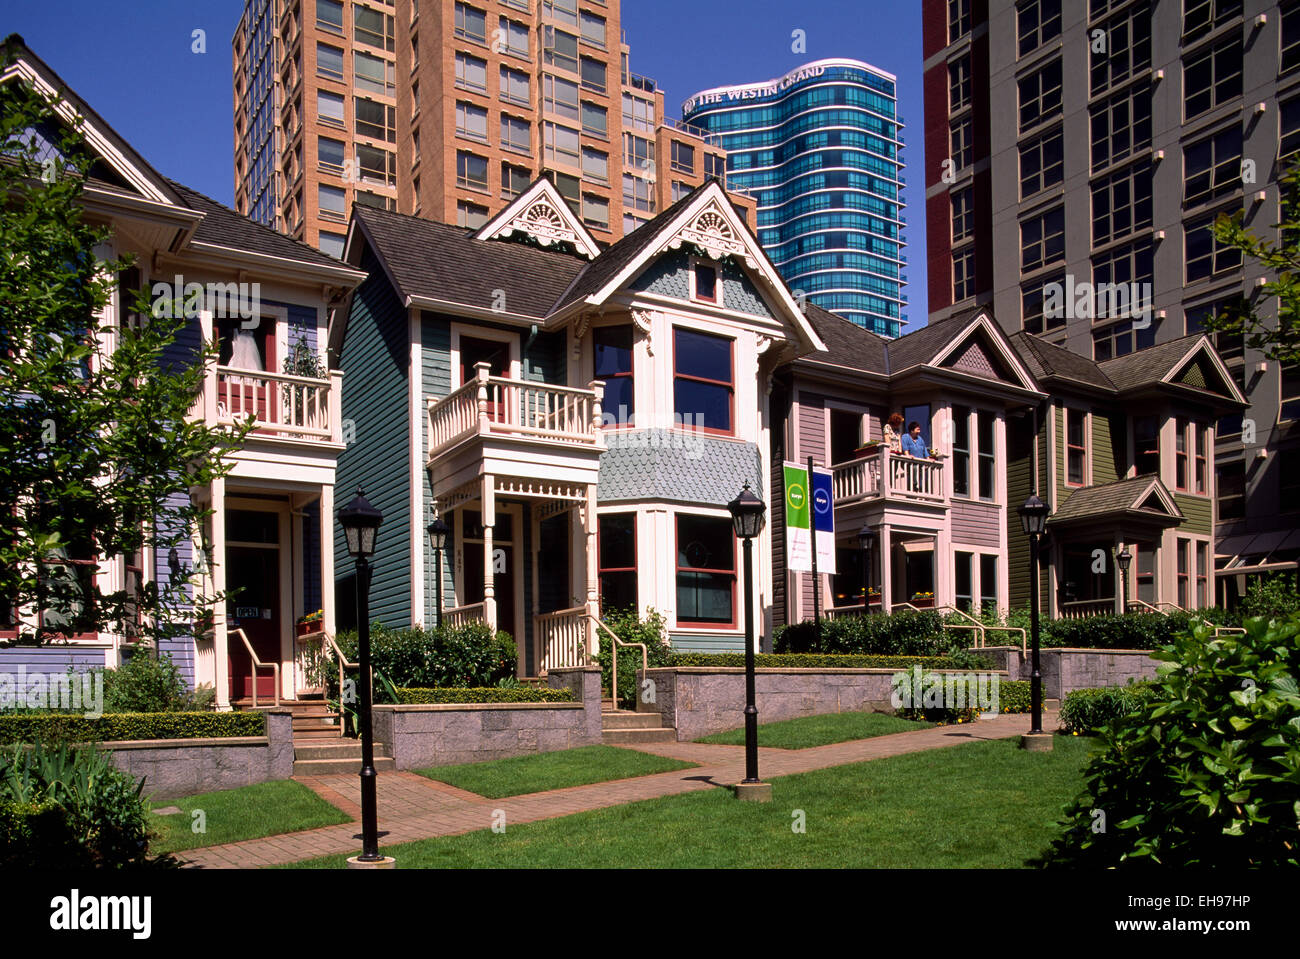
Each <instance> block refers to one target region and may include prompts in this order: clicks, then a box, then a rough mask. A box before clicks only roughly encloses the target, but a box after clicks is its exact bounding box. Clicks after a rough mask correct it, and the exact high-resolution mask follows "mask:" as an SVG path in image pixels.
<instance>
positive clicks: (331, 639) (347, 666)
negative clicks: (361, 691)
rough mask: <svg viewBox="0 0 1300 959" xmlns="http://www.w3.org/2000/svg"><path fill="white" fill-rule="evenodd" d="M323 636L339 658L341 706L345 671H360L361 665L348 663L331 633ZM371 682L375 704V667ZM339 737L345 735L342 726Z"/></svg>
mask: <svg viewBox="0 0 1300 959" xmlns="http://www.w3.org/2000/svg"><path fill="white" fill-rule="evenodd" d="M321 635H322V636H324V637H325V641H326V642H327V643H329V644H330V646H331V647H332V648H333V649H334V655H335V656H337V657H338V659H339V705H340V706H341V705H342V704H343V670H344V669H360V668H361V664H360V663H353V662H349V661H348V658H347V657H346V656H344V655H343V650H342V649H340V648H339V644H338V643H337V642H335V640H334V636H333V635H332V634H331V633H327V632H324V631H322V632H321ZM369 681H370V701H371V702H374V699H375V667H374V666H371V667H370V676H369ZM339 735H340V736H341V735H343V727H342V725H341V724H340V726H339Z"/></svg>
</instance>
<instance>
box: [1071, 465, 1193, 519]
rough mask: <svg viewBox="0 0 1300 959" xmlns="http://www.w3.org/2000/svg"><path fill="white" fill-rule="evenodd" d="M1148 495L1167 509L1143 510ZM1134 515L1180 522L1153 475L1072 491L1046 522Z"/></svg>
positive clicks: (1171, 499) (1174, 504) (1174, 508)
mask: <svg viewBox="0 0 1300 959" xmlns="http://www.w3.org/2000/svg"><path fill="white" fill-rule="evenodd" d="M1152 494H1154V495H1155V496H1157V498H1160V499H1162V501H1163V502H1164V503H1165V505H1166V506H1167V509H1165V510H1152V509H1147V508H1145V506H1144V504H1145V502H1146V500H1147V499H1148V497H1149V496H1150V495H1152ZM1134 514H1144V515H1147V516H1150V517H1151V518H1152V519H1154V520H1170V521H1181V520H1182V518H1183V514H1182V512H1181V511H1180V510H1179V509H1178V505H1177V503H1175V502H1174V498H1173V497H1172V496H1171V495H1169V490H1168V489H1166V488H1165V486H1164V484H1163V483H1161V482H1160V480H1159V479H1158V478H1157V477H1156V476H1155V475H1154V474H1148V475H1144V476H1134V477H1132V478H1130V479H1124V480H1118V481H1117V482H1114V483H1103V484H1102V485H1100V486H1084V487H1081V488H1079V489H1076V490H1075V491H1074V492H1072V493H1071V494H1070V495H1069V497H1067V498H1066V500H1065V502H1063V503H1061V505H1060V506H1058V507H1057V508H1056V512H1054V513H1053V514H1052V516H1051V518H1050V520H1049V522H1052V523H1057V524H1060V523H1069V522H1075V521H1078V520H1085V519H1099V518H1101V517H1103V516H1110V517H1113V518H1121V517H1123V516H1128V517H1130V518H1132V517H1133V516H1134Z"/></svg>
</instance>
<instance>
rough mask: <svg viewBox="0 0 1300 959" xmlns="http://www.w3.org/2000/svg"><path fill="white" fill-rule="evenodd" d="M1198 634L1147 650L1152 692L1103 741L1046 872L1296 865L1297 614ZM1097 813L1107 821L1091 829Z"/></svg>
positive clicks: (1299, 749)
mask: <svg viewBox="0 0 1300 959" xmlns="http://www.w3.org/2000/svg"><path fill="white" fill-rule="evenodd" d="M1243 625H1244V627H1245V629H1246V634H1245V635H1244V636H1243V635H1227V636H1220V637H1218V638H1214V637H1213V635H1212V634H1211V632H1210V631H1209V630H1208V629H1205V628H1197V629H1195V630H1191V631H1188V632H1186V633H1183V634H1181V635H1179V636H1177V637H1175V639H1174V642H1173V643H1171V644H1170V645H1169V646H1168V647H1165V648H1162V649H1160V650H1158V651H1156V652H1155V653H1153V654H1152V655H1153V658H1154V659H1158V660H1161V661H1162V662H1161V665H1160V667H1159V669H1158V673H1157V678H1156V681H1155V682H1154V683H1153V689H1152V692H1151V695H1150V696H1148V697H1144V698H1143V699H1142V701H1141V702H1140V704H1139V706H1138V708H1137V709H1136V710H1135V711H1134V712H1132V713H1130V714H1129V715H1127V716H1123V717H1120V718H1119V719H1117V720H1115V721H1113V722H1112V723H1111V724H1110V725H1109V726H1107V727H1104V728H1103V730H1102V733H1101V741H1102V746H1103V748H1102V750H1101V752H1100V753H1098V754H1097V755H1096V756H1095V757H1094V758H1093V760H1092V762H1091V763H1090V765H1089V767H1088V769H1087V772H1086V777H1087V787H1086V791H1085V792H1084V793H1083V795H1081V796H1080V797H1079V799H1077V800H1076V801H1075V802H1074V804H1073V805H1072V806H1071V807H1070V808H1069V809H1068V810H1067V817H1068V818H1067V821H1066V823H1065V825H1066V831H1065V833H1064V834H1063V835H1062V836H1061V837H1059V838H1058V839H1057V840H1056V841H1055V842H1054V843H1053V845H1052V847H1051V848H1050V849H1049V850H1048V851H1047V852H1046V853H1045V854H1044V857H1043V862H1044V863H1046V864H1049V865H1069V866H1083V867H1098V866H1101V867H1115V866H1121V865H1134V864H1143V863H1146V864H1150V865H1159V866H1162V867H1165V868H1187V867H1216V868H1225V867H1227V868H1231V867H1242V866H1249V867H1264V868H1267V867H1277V866H1291V867H1295V866H1297V865H1300V846H1298V845H1297V843H1296V830H1297V818H1298V816H1297V807H1296V775H1297V773H1296V771H1297V769H1300V691H1298V690H1297V684H1296V678H1297V675H1296V674H1297V666H1298V665H1300V642H1298V637H1300V614H1292V615H1291V616H1289V617H1288V618H1287V619H1286V620H1284V621H1280V622H1271V623H1270V622H1269V621H1267V620H1264V619H1262V618H1254V619H1248V620H1246V621H1245V622H1244V624H1243ZM1095 810H1100V811H1101V813H1103V814H1104V815H1105V828H1104V830H1098V831H1094V823H1095V822H1096V821H1097V819H1096V816H1095V815H1094V811H1095Z"/></svg>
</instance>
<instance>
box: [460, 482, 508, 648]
mask: <svg viewBox="0 0 1300 959" xmlns="http://www.w3.org/2000/svg"><path fill="white" fill-rule="evenodd" d="M461 522H462V523H463V526H462V539H461V543H462V547H461V548H462V550H463V552H462V554H461V555H462V560H463V561H464V564H465V591H464V593H463V594H462V596H461V599H460V602H461V603H462V604H468V603H477V602H481V601H482V600H483V582H484V580H483V525H482V514H481V513H479V512H478V511H477V510H465V511H464V512H463V513H462V515H461ZM514 531H515V513H514V511H513V510H509V508H508V507H506V508H503V507H500V506H498V507H497V523H496V526H495V527H494V528H493V530H492V585H493V588H494V589H495V591H496V597H495V598H496V603H497V629H501V630H505V631H506V632H507V633H509V634H510V635H511V636H513V637H514V638H515V644H516V646H522V644H523V636H522V635H521V634H520V632H519V629H518V625H517V624H516V622H515V583H516V581H517V578H518V572H517V570H516V567H517V566H518V564H517V563H516V559H517V557H516V555H515V549H514Z"/></svg>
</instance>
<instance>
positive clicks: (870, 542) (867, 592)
mask: <svg viewBox="0 0 1300 959" xmlns="http://www.w3.org/2000/svg"><path fill="white" fill-rule="evenodd" d="M875 544H876V531H875V530H874V529H872V528H871V527H870V526H868V525H867V524H866V523H863V524H862V529H860V530H858V547H859V548H860V549H861V550H862V615H863V616H869V615H871V547H872V546H874V545H875Z"/></svg>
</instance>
